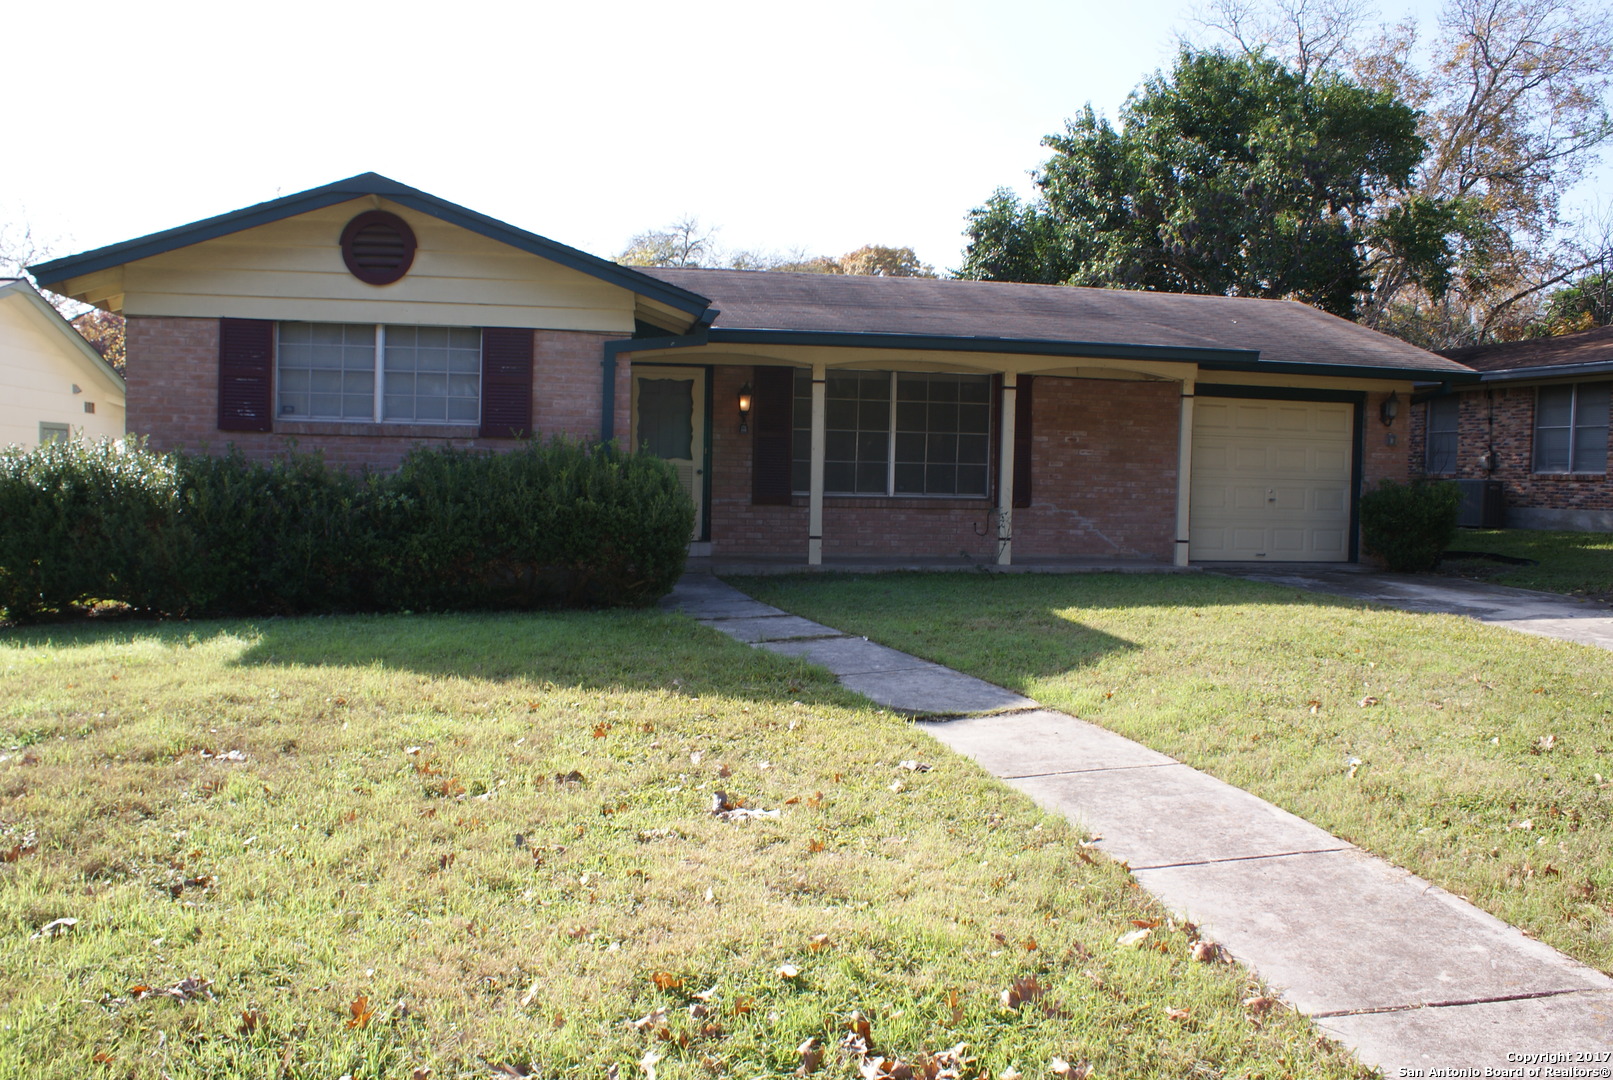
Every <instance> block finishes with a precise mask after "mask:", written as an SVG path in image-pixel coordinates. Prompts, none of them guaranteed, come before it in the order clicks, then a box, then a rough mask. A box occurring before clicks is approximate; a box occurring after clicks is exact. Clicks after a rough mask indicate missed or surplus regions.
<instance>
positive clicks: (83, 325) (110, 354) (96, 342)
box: [73, 310, 124, 372]
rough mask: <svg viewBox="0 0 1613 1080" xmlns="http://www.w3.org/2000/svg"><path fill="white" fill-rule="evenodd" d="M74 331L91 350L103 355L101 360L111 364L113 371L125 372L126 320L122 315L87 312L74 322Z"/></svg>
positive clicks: (108, 312)
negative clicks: (124, 335) (87, 343)
mask: <svg viewBox="0 0 1613 1080" xmlns="http://www.w3.org/2000/svg"><path fill="white" fill-rule="evenodd" d="M73 329H74V330H77V331H78V332H79V334H80V335H81V336H82V337H83V338H84V340H85V341H87V342H89V343H90V348H92V349H94V350H95V351H96V352H98V353H100V354H101V359H102V360H105V361H106V362H107V363H108V364H111V365H112V367H113V369H114V370H116V371H119V372H121V371H122V370H123V362H124V351H123V331H124V320H123V316H122V315H116V314H114V313H112V312H110V311H97V310H91V311H86V312H85V313H84V314H82V315H80V316H79V317H78V318H76V319H74V320H73Z"/></svg>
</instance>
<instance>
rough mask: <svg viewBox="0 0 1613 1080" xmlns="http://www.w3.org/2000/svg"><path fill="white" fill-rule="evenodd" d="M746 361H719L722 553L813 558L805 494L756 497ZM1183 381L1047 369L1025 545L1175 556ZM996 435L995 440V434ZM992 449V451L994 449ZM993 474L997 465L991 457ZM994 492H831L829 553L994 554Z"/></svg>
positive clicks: (1020, 519) (1033, 549)
mask: <svg viewBox="0 0 1613 1080" xmlns="http://www.w3.org/2000/svg"><path fill="white" fill-rule="evenodd" d="M749 381H754V374H753V371H752V369H751V368H748V367H719V368H716V369H714V372H713V401H715V402H718V403H719V404H718V407H717V409H716V413H717V417H716V422H714V423H713V425H712V477H711V480H712V483H711V538H712V548H713V553H714V554H716V555H719V556H722V555H745V554H781V555H799V556H800V558H801V559H803V560H805V558H806V547H807V508H806V506H805V499H804V498H798V499H797V500H796V503H797V505H794V506H753V505H751V438H750V436H749V435H748V434H747V435H741V434H739V431H738V425H737V423H727V422H725V421H724V419H723V417H724V415H725V414H724V412H723V408H722V405H721V403H723V402H728V401H732V400H734V397H735V396H736V395H737V393H738V391H739V387H740V385H741V384H742V383H745V382H749ZM1178 407H1179V390H1178V387H1177V385H1176V384H1175V383H1145V382H1110V381H1098V380H1076V379H1053V378H1043V379H1038V380H1037V381H1036V392H1035V410H1034V416H1033V417H1032V433H1033V439H1032V476H1033V482H1032V491H1033V498H1032V501H1033V505H1032V506H1030V507H1028V508H1023V509H1020V510H1018V511H1016V512H1015V515H1014V553H1015V555H1016V556H1036V555H1065V556H1146V557H1149V558H1155V559H1160V560H1168V559H1169V558H1170V557H1171V549H1172V547H1173V543H1172V541H1173V540H1174V537H1175V532H1174V530H1175V520H1176V460H1177V454H1176V443H1177V429H1178V419H1177V416H1178ZM993 441H994V442H995V439H994V440H993ZM993 457H994V458H995V454H994V455H993ZM992 468H993V475H995V470H996V464H995V461H994V462H993V466H992ZM996 537H997V520H996V516H995V514H994V513H993V500H989V499H886V498H848V497H838V498H837V497H833V496H829V497H826V498H825V499H824V513H823V551H824V555H825V556H827V557H831V558H833V557H846V556H851V557H855V556H881V555H911V556H926V557H935V558H952V557H956V558H959V559H960V561H962V560H964V559H968V560H973V561H976V562H994V561H995V559H996Z"/></svg>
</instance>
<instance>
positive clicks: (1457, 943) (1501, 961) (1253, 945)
mask: <svg viewBox="0 0 1613 1080" xmlns="http://www.w3.org/2000/svg"><path fill="white" fill-rule="evenodd" d="M1136 876H1137V880H1138V881H1139V882H1141V883H1142V885H1143V887H1144V888H1146V889H1148V891H1150V892H1152V893H1153V894H1154V895H1155V896H1158V897H1159V898H1160V899H1161V900H1162V901H1164V902H1165V904H1166V905H1167V906H1169V907H1171V908H1174V909H1175V910H1177V911H1180V912H1182V913H1183V914H1185V915H1186V916H1187V917H1188V918H1189V919H1191V920H1193V921H1194V922H1196V923H1199V924H1200V925H1201V926H1203V927H1204V930H1205V934H1206V936H1208V937H1209V938H1210V939H1211V940H1213V941H1217V942H1220V943H1221V944H1222V945H1224V946H1226V947H1227V948H1228V949H1230V950H1231V951H1232V953H1233V955H1234V956H1236V957H1237V958H1238V959H1239V960H1241V961H1243V962H1244V963H1246V964H1248V965H1249V966H1250V967H1253V968H1254V969H1255V970H1256V971H1258V972H1260V975H1261V977H1262V978H1264V979H1266V980H1267V981H1269V982H1270V983H1272V984H1273V985H1274V986H1276V987H1277V988H1278V989H1279V990H1280V991H1281V992H1282V994H1283V996H1284V997H1285V998H1286V999H1287V1000H1288V1001H1290V1002H1291V1003H1292V1004H1293V1005H1294V1006H1295V1007H1296V1008H1298V1009H1299V1010H1300V1011H1301V1012H1304V1013H1323V1012H1337V1011H1346V1010H1362V1009H1381V1008H1390V1007H1404V1006H1408V1005H1424V1004H1427V1003H1429V1002H1436V1001H1470V1000H1475V999H1486V998H1498V997H1506V996H1515V995H1522V994H1535V993H1542V992H1545V991H1553V990H1606V989H1613V980H1610V979H1608V978H1607V976H1605V975H1602V974H1601V973H1600V972H1597V971H1595V970H1593V969H1591V968H1588V967H1585V966H1584V965H1582V964H1578V963H1575V962H1574V961H1572V960H1570V959H1568V958H1567V957H1566V956H1563V955H1562V954H1561V953H1558V952H1557V951H1556V950H1554V949H1552V948H1550V947H1549V946H1546V945H1543V944H1541V943H1540V942H1538V941H1536V940H1534V939H1533V938H1529V937H1525V936H1524V935H1523V934H1522V933H1521V932H1519V931H1518V930H1516V929H1514V928H1512V927H1510V926H1508V925H1507V924H1506V923H1504V922H1502V921H1501V920H1499V919H1497V918H1495V917H1493V916H1491V915H1487V914H1485V913H1484V912H1482V911H1480V910H1479V909H1478V908H1475V907H1474V906H1473V905H1471V904H1469V903H1467V902H1466V901H1465V900H1462V899H1460V898H1459V897H1456V896H1452V895H1451V894H1450V893H1447V892H1445V891H1444V890H1443V889H1440V888H1437V887H1436V886H1434V885H1431V884H1429V883H1428V882H1426V881H1424V880H1422V879H1421V878H1419V877H1416V876H1415V875H1413V874H1410V873H1407V872H1406V871H1404V870H1401V869H1399V868H1398V867H1395V866H1391V865H1390V864H1388V863H1386V862H1383V861H1382V860H1380V859H1374V858H1372V857H1370V856H1368V855H1365V854H1363V853H1362V852H1360V851H1359V850H1356V849H1353V848H1352V849H1348V850H1345V851H1334V852H1327V853H1324V854H1317V855H1289V856H1285V857H1280V858H1271V859H1245V860H1239V861H1235V862H1221V863H1210V864H1208V865H1201V866H1174V867H1165V868H1161V869H1155V870H1139V871H1137V872H1136Z"/></svg>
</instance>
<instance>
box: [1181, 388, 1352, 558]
mask: <svg viewBox="0 0 1613 1080" xmlns="http://www.w3.org/2000/svg"><path fill="white" fill-rule="evenodd" d="M1193 393H1194V394H1195V395H1197V396H1198V397H1222V398H1258V399H1260V400H1262V401H1327V402H1336V403H1338V404H1341V405H1354V406H1355V409H1354V410H1353V411H1354V413H1355V429H1354V431H1353V432H1352V434H1351V437H1350V442H1351V444H1352V445H1351V447H1350V561H1351V562H1352V563H1353V562H1360V561H1361V478H1362V477H1363V476H1364V475H1366V471H1365V470H1366V442H1367V426H1366V425H1367V421H1366V416H1367V409H1366V404H1367V394H1366V391H1365V390H1306V389H1304V388H1303V387H1298V386H1234V385H1232V384H1230V383H1197V384H1195V385H1194V387H1193Z"/></svg>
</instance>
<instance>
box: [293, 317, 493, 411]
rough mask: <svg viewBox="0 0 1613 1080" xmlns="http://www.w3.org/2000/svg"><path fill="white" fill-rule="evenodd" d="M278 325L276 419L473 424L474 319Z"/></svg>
mask: <svg viewBox="0 0 1613 1080" xmlns="http://www.w3.org/2000/svg"><path fill="white" fill-rule="evenodd" d="M279 329H280V332H279V341H278V347H277V349H276V356H277V363H278V378H277V380H276V385H277V387H278V393H279V400H278V408H277V411H278V412H279V415H280V417H281V419H285V420H348V421H360V422H362V421H370V422H373V423H381V422H391V423H406V424H407V423H430V424H474V423H476V422H477V421H478V420H480V418H481V384H482V332H481V331H480V330H479V329H476V328H475V327H464V326H384V325H383V326H377V325H375V324H373V323H294V322H285V323H281V324H280V328H279ZM377 356H379V357H380V358H381V362H380V363H379V364H377V363H376V357H377Z"/></svg>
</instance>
